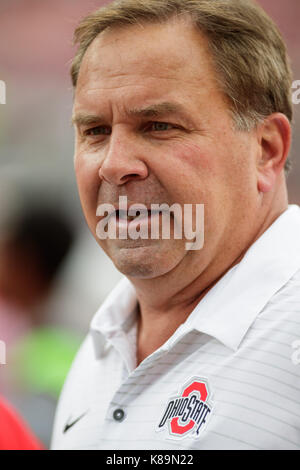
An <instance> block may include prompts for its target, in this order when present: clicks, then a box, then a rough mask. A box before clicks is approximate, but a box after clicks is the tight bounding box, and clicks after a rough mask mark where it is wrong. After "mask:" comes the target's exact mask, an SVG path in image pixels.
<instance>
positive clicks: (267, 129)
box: [257, 113, 292, 193]
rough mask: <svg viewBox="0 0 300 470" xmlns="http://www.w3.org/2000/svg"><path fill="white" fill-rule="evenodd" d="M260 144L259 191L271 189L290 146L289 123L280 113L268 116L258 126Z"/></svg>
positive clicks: (282, 168)
mask: <svg viewBox="0 0 300 470" xmlns="http://www.w3.org/2000/svg"><path fill="white" fill-rule="evenodd" d="M257 132H258V139H259V145H260V152H259V158H258V161H257V188H258V190H259V192H261V193H267V192H269V191H271V190H272V189H273V187H274V185H275V183H276V180H277V178H278V176H279V174H281V172H282V171H284V165H285V162H286V159H287V157H288V154H289V151H290V147H291V139H292V137H291V134H292V131H291V125H290V122H289V120H288V118H287V117H286V116H285V115H284V114H282V113H274V114H271V115H270V116H268V117H267V118H266V119H265V120H264V122H263V123H262V124H260V125H259V126H258V129H257Z"/></svg>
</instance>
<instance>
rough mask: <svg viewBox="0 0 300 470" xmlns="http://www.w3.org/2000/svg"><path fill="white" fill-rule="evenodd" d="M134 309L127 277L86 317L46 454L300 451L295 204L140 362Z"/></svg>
mask: <svg viewBox="0 0 300 470" xmlns="http://www.w3.org/2000/svg"><path fill="white" fill-rule="evenodd" d="M136 305H137V300H136V296H135V290H134V288H133V286H132V284H131V283H130V282H129V281H128V280H127V279H126V278H124V279H122V280H121V282H120V283H119V284H118V285H117V287H116V288H115V289H114V290H113V291H112V292H111V294H110V295H109V297H108V298H107V299H106V301H105V302H104V304H103V305H102V306H101V308H100V309H99V311H98V312H97V313H96V315H95V317H94V318H93V320H92V323H91V329H90V332H89V334H88V336H87V338H86V340H85V341H84V343H83V344H82V347H81V349H80V350H79V352H78V354H77V357H76V359H75V361H74V363H73V366H72V368H71V371H70V373H69V376H68V378H67V381H66V383H65V385H64V389H63V392H62V394H61V398H60V402H59V405H58V409H57V414H56V419H55V427H54V434H53V442H52V448H53V449H114V450H124V449H136V450H138V449H146V450H147V449H152V450H153V449H155V450H158V449H164V450H184V449H185V450H191V449H300V208H299V207H298V206H289V209H288V210H287V211H286V212H285V213H284V214H282V215H281V216H280V217H279V218H278V219H277V220H276V221H275V222H274V223H273V225H272V226H271V227H270V228H269V229H268V230H267V231H266V232H265V233H264V234H263V235H262V236H261V237H260V238H259V239H258V240H257V241H256V242H255V243H254V244H253V245H252V246H251V247H250V249H249V250H248V251H247V253H246V255H245V256H244V258H243V259H242V261H241V262H240V263H239V264H238V265H236V266H234V267H233V268H232V269H231V270H230V271H228V272H227V273H226V274H225V275H224V276H223V278H222V279H221V280H220V281H219V282H218V283H217V284H216V285H215V286H214V287H213V288H212V289H211V290H210V291H209V292H208V294H207V295H206V296H205V297H204V298H203V299H202V300H201V301H200V303H199V304H198V305H197V307H196V308H195V309H194V310H193V312H192V313H191V314H190V316H189V317H188V319H187V320H186V322H185V323H184V324H182V325H181V326H180V327H179V328H178V329H177V331H176V332H175V333H174V334H173V336H172V337H171V338H170V339H169V340H168V341H167V342H166V343H165V344H164V345H163V346H162V347H160V348H159V349H158V350H156V351H155V352H154V353H153V354H151V355H150V356H149V357H147V358H146V359H145V360H144V361H143V362H142V363H141V364H140V365H139V366H138V367H136V326H135V311H136ZM153 334H155V331H153Z"/></svg>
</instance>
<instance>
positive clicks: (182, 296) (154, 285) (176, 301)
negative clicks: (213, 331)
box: [130, 198, 288, 363]
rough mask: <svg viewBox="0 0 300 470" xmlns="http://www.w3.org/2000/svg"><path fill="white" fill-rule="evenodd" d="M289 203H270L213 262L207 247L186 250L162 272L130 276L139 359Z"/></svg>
mask: <svg viewBox="0 0 300 470" xmlns="http://www.w3.org/2000/svg"><path fill="white" fill-rule="evenodd" d="M263 204H264V203H262V205H263ZM287 207H288V201H287V199H284V198H282V199H281V200H280V204H277V206H276V207H275V206H270V207H269V210H266V211H264V217H262V218H261V219H260V223H259V225H258V226H257V227H256V230H254V231H253V232H251V233H250V235H249V236H248V238H247V239H246V240H245V238H243V237H240V234H239V236H237V237H236V240H235V241H234V240H232V239H231V243H228V246H230V248H229V249H228V250H224V248H223V246H225V245H226V243H225V242H224V241H223V242H224V243H225V245H224V243H223V246H222V247H221V249H220V250H219V253H218V254H216V256H215V257H214V259H213V262H212V261H211V259H209V257H208V254H207V253H205V250H202V251H200V252H199V253H195V252H187V254H186V256H185V258H184V260H183V261H182V263H180V265H179V266H177V267H176V269H174V270H173V271H171V272H168V273H167V274H165V275H163V276H159V277H158V278H154V279H136V278H133V279H130V280H131V282H132V283H133V285H134V286H135V289H136V293H137V299H138V303H139V322H138V347H137V360H138V363H140V362H141V361H142V360H143V359H145V358H146V357H147V356H148V355H150V354H151V353H152V352H154V351H155V350H156V349H158V348H159V347H160V346H162V345H163V344H164V343H165V342H166V341H167V340H168V339H169V338H170V337H171V336H172V335H173V333H174V332H175V331H176V330H177V328H178V327H179V326H180V325H181V324H182V323H184V322H185V321H186V319H187V318H188V316H189V315H190V313H191V312H192V311H193V310H194V308H195V307H196V306H197V305H198V303H199V302H200V301H201V299H202V298H203V297H204V296H205V295H206V294H207V293H208V292H209V291H210V290H211V288H212V287H213V286H214V285H215V284H216V283H217V282H218V281H219V279H221V278H222V277H223V276H224V275H225V274H226V272H228V271H229V270H230V269H231V268H232V267H233V266H235V265H236V264H238V263H239V262H240V261H241V260H242V258H243V257H244V255H245V253H246V252H247V250H248V249H249V247H250V246H251V245H252V244H253V243H254V242H255V241H256V240H257V239H258V238H259V237H260V236H261V235H262V234H263V233H264V232H265V231H266V230H267V229H268V228H269V227H270V225H272V223H273V222H274V221H275V220H276V219H277V218H278V217H279V216H280V215H281V214H282V213H283V212H285V210H286V209H287ZM255 217H257V216H255ZM254 220H255V218H254ZM232 242H233V243H232ZM199 267H200V268H199ZM153 331H155V335H153Z"/></svg>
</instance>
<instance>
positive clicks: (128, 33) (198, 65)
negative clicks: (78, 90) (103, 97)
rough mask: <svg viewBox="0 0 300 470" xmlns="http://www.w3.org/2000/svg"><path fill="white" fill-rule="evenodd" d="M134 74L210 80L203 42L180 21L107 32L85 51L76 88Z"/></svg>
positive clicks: (120, 28)
mask: <svg viewBox="0 0 300 470" xmlns="http://www.w3.org/2000/svg"><path fill="white" fill-rule="evenodd" d="M136 73H138V74H139V75H141V76H143V75H144V76H145V77H148V76H151V75H154V76H155V75H157V76H159V77H161V78H163V77H166V78H173V79H174V80H176V79H183V80H187V81H189V80H191V79H192V78H197V77H199V78H201V77H203V76H204V75H205V76H206V77H208V76H209V77H210V79H211V80H213V79H214V69H213V64H212V58H211V56H210V53H209V48H208V42H207V39H206V38H205V36H204V35H203V34H202V33H201V32H200V31H198V30H196V28H195V27H194V26H193V25H192V23H191V22H187V21H182V20H180V21H179V20H176V21H169V22H166V23H162V24H145V25H129V26H127V25H126V26H122V27H115V28H112V29H107V30H105V31H103V32H102V33H100V34H99V35H98V36H97V37H96V38H95V39H94V41H93V42H92V44H91V45H90V46H89V48H88V49H87V51H86V53H85V55H84V57H83V60H82V63H81V67H80V72H79V78H78V85H79V86H82V85H83V83H86V82H88V81H92V82H94V81H96V80H108V79H110V80H114V79H115V78H116V77H121V76H123V77H125V76H126V75H127V76H130V75H134V74H136Z"/></svg>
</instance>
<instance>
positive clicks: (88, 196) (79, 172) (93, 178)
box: [74, 154, 100, 217]
mask: <svg viewBox="0 0 300 470" xmlns="http://www.w3.org/2000/svg"><path fill="white" fill-rule="evenodd" d="M74 166H75V175H76V180H77V185H78V190H79V196H80V200H81V204H82V207H83V210H84V212H85V214H86V216H88V217H91V216H95V214H96V209H97V199H98V192H99V186H100V178H99V165H98V164H97V163H96V162H95V160H94V159H92V158H91V159H89V158H88V156H86V155H85V156H83V155H80V154H78V155H76V157H75V164H74Z"/></svg>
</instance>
